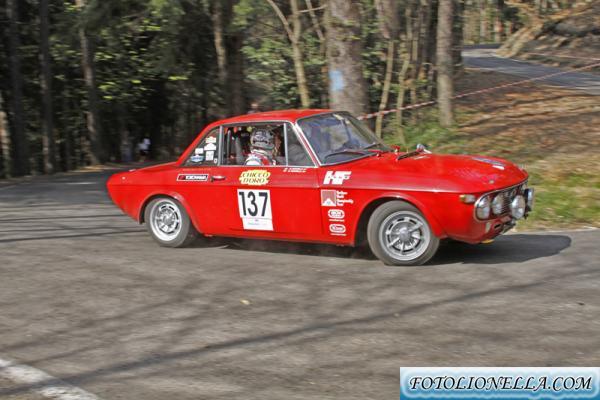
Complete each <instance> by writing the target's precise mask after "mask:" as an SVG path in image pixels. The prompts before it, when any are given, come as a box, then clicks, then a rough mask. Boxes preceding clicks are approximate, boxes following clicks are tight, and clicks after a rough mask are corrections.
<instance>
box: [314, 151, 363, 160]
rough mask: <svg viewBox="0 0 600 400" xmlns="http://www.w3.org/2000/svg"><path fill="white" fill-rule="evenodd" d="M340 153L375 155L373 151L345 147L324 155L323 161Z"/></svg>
mask: <svg viewBox="0 0 600 400" xmlns="http://www.w3.org/2000/svg"><path fill="white" fill-rule="evenodd" d="M340 154H358V155H361V156H367V155H373V153H371V152H370V151H367V150H364V149H343V150H338V151H334V152H333V153H329V154H327V155H326V156H325V157H323V161H325V160H327V159H328V158H329V157H331V156H337V155H340Z"/></svg>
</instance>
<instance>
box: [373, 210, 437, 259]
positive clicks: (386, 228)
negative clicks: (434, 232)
mask: <svg viewBox="0 0 600 400" xmlns="http://www.w3.org/2000/svg"><path fill="white" fill-rule="evenodd" d="M379 240H380V241H381V247H382V248H383V250H384V251H385V252H386V253H388V254H389V256H390V257H393V258H395V259H396V260H400V261H411V260H414V259H416V258H418V257H419V256H421V255H422V254H423V253H425V251H426V250H427V247H428V246H429V242H430V241H431V234H430V232H429V227H428V226H427V222H426V221H425V220H424V219H423V217H422V216H420V215H418V214H416V213H414V212H412V211H398V212H395V213H393V214H390V215H389V216H388V217H387V218H386V219H385V220H384V221H383V222H382V224H381V225H380V228H379Z"/></svg>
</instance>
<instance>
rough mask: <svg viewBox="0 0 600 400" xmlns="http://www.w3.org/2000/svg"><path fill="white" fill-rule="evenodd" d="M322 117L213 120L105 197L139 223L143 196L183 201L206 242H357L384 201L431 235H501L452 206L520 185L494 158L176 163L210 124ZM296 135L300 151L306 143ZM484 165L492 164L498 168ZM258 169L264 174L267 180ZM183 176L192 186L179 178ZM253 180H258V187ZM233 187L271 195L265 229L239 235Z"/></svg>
mask: <svg viewBox="0 0 600 400" xmlns="http://www.w3.org/2000/svg"><path fill="white" fill-rule="evenodd" d="M327 112H331V111H330V110H301V111H300V110H292V111H275V112H266V113H257V114H249V115H243V116H238V117H234V118H230V119H226V120H221V121H217V122H215V123H213V124H211V125H209V126H207V127H206V128H205V129H204V130H203V131H202V132H201V133H200V134H199V135H198V137H197V138H196V140H195V141H194V142H193V143H192V144H191V145H190V146H189V147H188V149H187V150H186V151H185V152H184V153H183V154H182V156H181V157H180V158H179V160H178V161H176V162H172V163H167V164H163V165H158V166H153V167H148V168H142V169H139V170H132V171H128V172H122V173H117V174H115V175H113V176H112V177H111V178H110V179H109V181H108V183H107V186H108V191H109V193H110V196H111V198H112V199H113V201H114V202H115V204H117V205H118V206H119V207H120V208H121V209H122V210H123V211H124V212H125V213H127V214H128V215H129V216H131V217H132V218H133V219H135V220H136V221H139V222H143V215H144V207H145V206H146V205H147V204H148V202H149V201H150V200H151V199H152V198H155V197H156V196H170V197H173V198H175V199H177V200H178V201H179V202H181V204H183V206H184V207H185V209H186V211H187V213H188V215H189V216H190V218H191V220H192V223H193V225H194V227H195V228H196V229H197V230H198V231H199V232H201V233H202V234H204V235H207V236H229V237H244V238H260V239H276V240H289V241H301V242H321V243H332V244H338V245H356V244H358V243H357V242H358V239H359V237H360V236H359V232H360V230H361V229H364V228H365V226H366V222H367V221H368V216H369V214H370V212H372V211H373V209H374V208H375V207H376V206H377V205H379V204H381V203H382V202H385V201H386V200H388V199H402V200H405V201H407V202H409V203H411V204H413V205H414V206H415V207H417V208H418V209H419V210H420V211H421V213H422V214H423V215H424V216H425V217H426V219H427V221H428V222H429V224H430V226H431V228H432V230H433V233H434V234H435V235H436V236H438V237H439V238H452V239H456V240H460V241H464V242H468V243H479V242H482V241H484V240H487V239H491V238H493V237H495V236H497V235H498V234H500V233H501V229H500V228H501V227H503V226H504V224H505V223H509V222H510V221H511V217H510V215H508V214H505V215H502V216H501V217H498V218H492V219H489V220H485V221H479V220H477V219H476V218H475V216H474V205H473V204H465V203H463V202H461V201H460V195H462V194H473V195H475V196H476V198H479V197H480V196H482V195H483V194H485V193H489V192H493V191H496V190H500V189H505V188H509V187H512V186H516V185H521V184H523V183H525V182H526V180H527V178H528V175H527V173H526V172H525V171H524V170H522V169H520V168H519V167H517V166H516V165H514V164H512V163H510V162H508V161H505V160H501V159H497V158H491V157H486V158H485V159H482V158H479V157H473V156H467V155H441V154H431V153H428V152H424V153H420V154H418V155H416V156H413V157H408V158H404V159H401V160H398V159H397V157H398V153H393V152H384V153H379V154H377V155H376V156H372V157H367V158H361V159H358V160H354V161H349V162H344V163H340V164H336V165H328V166H321V165H319V164H318V159H317V157H316V156H315V154H314V153H313V152H312V150H309V152H310V156H311V158H312V159H313V161H314V162H315V165H316V167H307V168H293V167H285V166H265V167H256V166H219V165H215V166H211V165H209V166H189V167H186V166H184V165H183V164H184V163H185V161H186V160H187V159H188V157H189V156H190V155H191V154H192V152H193V151H194V149H195V148H196V146H197V145H198V143H199V142H200V141H201V140H202V138H203V137H204V135H206V134H207V133H208V132H210V131H211V130H213V129H214V128H216V127H220V126H223V125H227V126H231V125H235V124H252V123H258V122H271V121H273V122H289V123H291V124H295V123H296V122H297V121H298V120H299V119H301V118H304V117H309V116H313V115H317V114H322V113H327ZM294 126H296V129H297V131H299V128H298V127H297V125H294ZM300 136H301V140H302V142H303V144H304V145H305V146H306V145H307V140H306V138H305V137H304V136H303V134H301V135H300ZM400 154H401V153H400ZM485 161H497V162H499V163H501V165H502V168H498V165H494V163H490V162H485ZM257 170H258V171H259V172H258V173H257V172H256V171H257ZM245 171H253V172H250V173H248V174H246V175H249V176H251V177H252V178H251V179H255V180H254V181H252V182H253V183H254V185H249V184H245V183H243V181H244V179H242V178H241V177H242V176H245V175H244V172H245ZM260 171H267V172H268V173H269V176H268V178H267V181H268V182H267V181H265V180H264V179H263V178H264V176H262V175H265V174H266V173H261V172H260ZM185 174H189V175H192V176H191V178H194V179H200V180H193V181H190V180H182V179H186V177H185ZM257 174H258V175H257ZM215 177H218V179H219V180H213V178H215ZM204 178H206V179H204ZM249 179H250V178H249ZM261 180H262V182H263V184H257V182H258V183H260V182H261ZM248 182H250V181H248ZM240 189H242V190H244V189H248V190H250V189H252V190H259V191H260V190H263V189H264V190H269V191H270V201H271V204H270V206H271V215H272V230H248V229H244V223H243V221H242V218H241V211H240V209H239V206H238V204H241V203H239V201H240V199H239V197H238V196H241V195H240V193H239V192H238V190H240ZM499 227H500V228H499Z"/></svg>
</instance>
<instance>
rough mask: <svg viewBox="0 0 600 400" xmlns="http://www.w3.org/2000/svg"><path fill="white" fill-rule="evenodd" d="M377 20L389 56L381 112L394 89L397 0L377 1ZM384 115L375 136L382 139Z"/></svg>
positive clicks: (380, 117) (386, 64)
mask: <svg viewBox="0 0 600 400" xmlns="http://www.w3.org/2000/svg"><path fill="white" fill-rule="evenodd" d="M375 6H376V8H377V19H378V20H379V30H380V32H381V36H383V38H384V39H386V40H387V55H386V61H385V74H384V80H383V88H382V89H381V99H380V101H379V111H383V110H385V109H386V108H387V106H388V101H389V97H390V89H391V87H392V76H393V73H394V61H395V59H396V40H397V38H398V26H399V25H400V21H399V18H398V8H397V4H396V1H395V0H376V1H375ZM382 130H383V115H382V114H378V115H377V119H376V121H375V134H376V135H377V136H379V137H382V136H383V134H382Z"/></svg>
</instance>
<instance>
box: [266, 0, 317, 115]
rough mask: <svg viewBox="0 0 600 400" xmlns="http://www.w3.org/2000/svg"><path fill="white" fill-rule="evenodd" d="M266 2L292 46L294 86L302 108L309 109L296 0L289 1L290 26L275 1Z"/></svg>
mask: <svg viewBox="0 0 600 400" xmlns="http://www.w3.org/2000/svg"><path fill="white" fill-rule="evenodd" d="M267 2H268V3H269V5H270V6H271V8H272V9H273V11H275V14H276V15H277V18H279V20H280V21H281V24H282V25H283V29H284V30H285V32H286V34H287V37H288V39H289V41H290V44H291V46H292V61H293V62H294V71H295V72H296V86H297V87H298V94H299V95H300V103H301V104H302V108H309V107H310V95H309V92H308V84H307V83H306V74H305V72H304V56H303V54H302V49H301V48H300V39H301V37H302V22H301V21H300V9H299V7H298V0H290V8H291V9H292V16H291V18H290V19H291V20H292V23H291V25H290V23H289V21H288V19H287V18H286V17H285V15H284V14H283V12H282V11H281V9H280V8H279V6H278V5H277V4H276V3H275V1H273V0H267Z"/></svg>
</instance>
